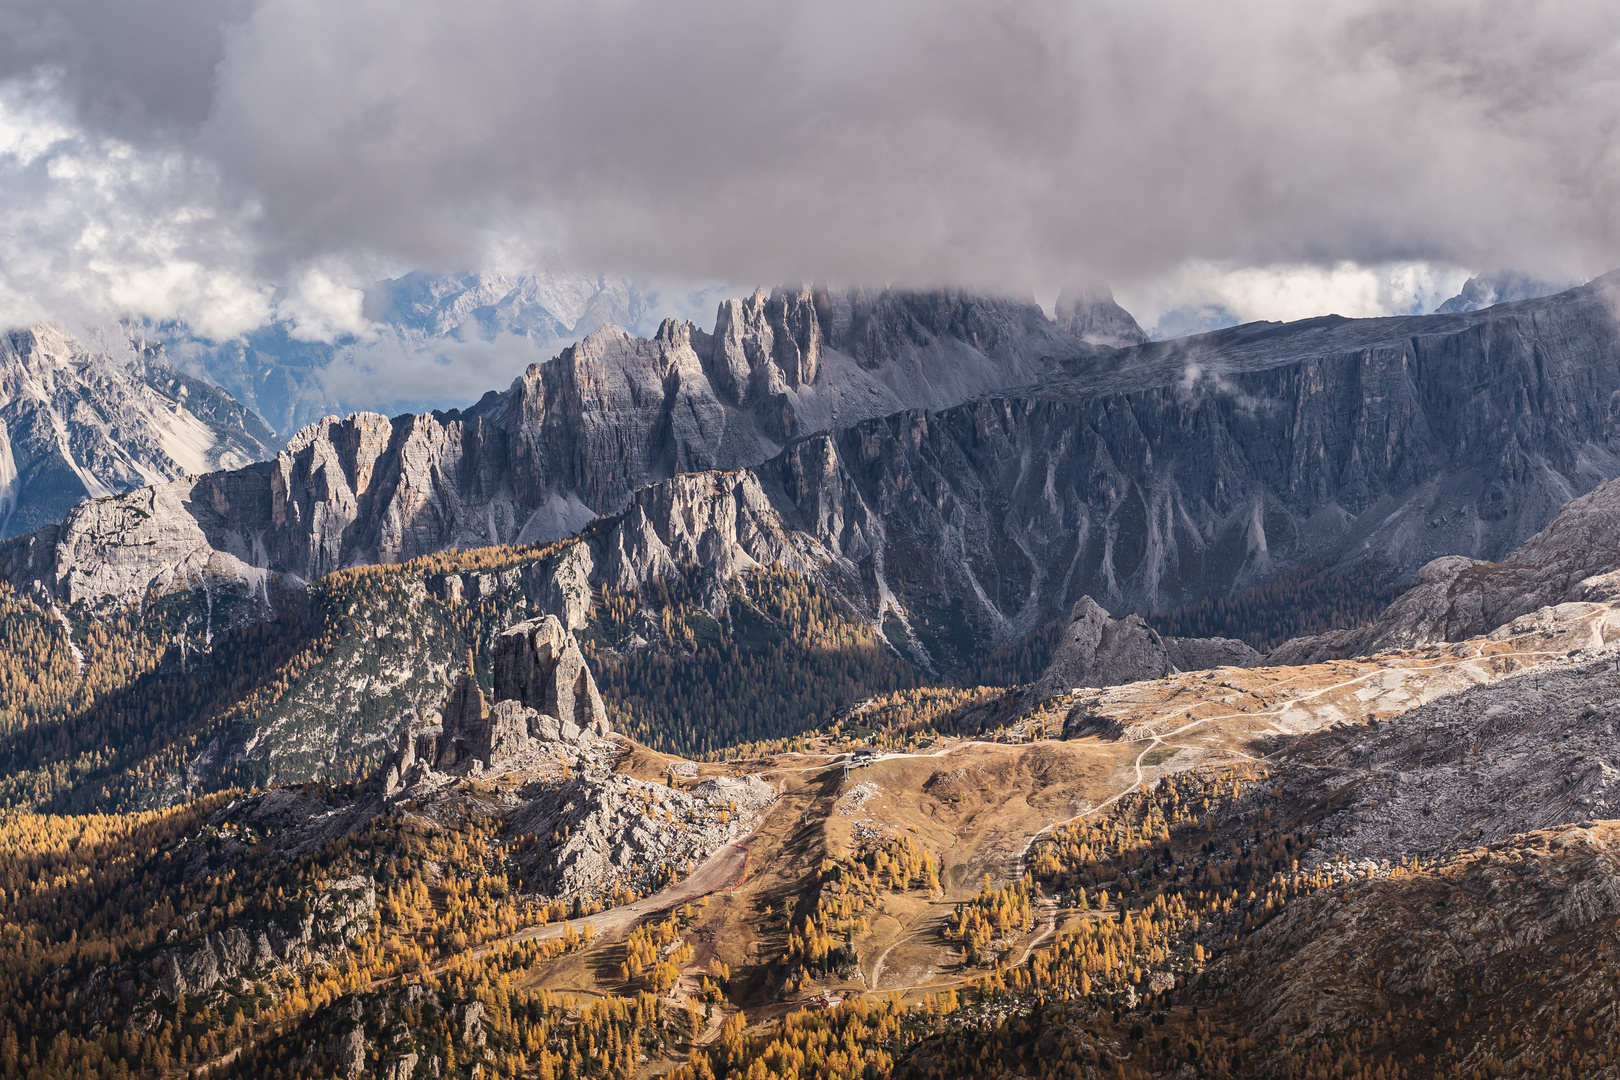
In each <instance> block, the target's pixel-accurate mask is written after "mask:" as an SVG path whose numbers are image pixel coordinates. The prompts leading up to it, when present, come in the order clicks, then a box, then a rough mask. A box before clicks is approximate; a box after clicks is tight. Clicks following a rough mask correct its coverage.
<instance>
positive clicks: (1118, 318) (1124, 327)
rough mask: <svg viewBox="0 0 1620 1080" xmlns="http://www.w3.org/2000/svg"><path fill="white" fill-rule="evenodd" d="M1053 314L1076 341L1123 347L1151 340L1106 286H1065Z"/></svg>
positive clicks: (1116, 347)
mask: <svg viewBox="0 0 1620 1080" xmlns="http://www.w3.org/2000/svg"><path fill="white" fill-rule="evenodd" d="M1052 315H1053V320H1054V321H1055V322H1056V323H1057V325H1058V328H1059V329H1061V330H1062V331H1063V332H1064V333H1066V334H1068V335H1069V336H1070V337H1072V338H1074V339H1075V340H1076V341H1084V342H1089V343H1090V344H1092V345H1107V346H1109V347H1110V348H1115V349H1123V348H1127V347H1129V346H1131V345H1142V344H1145V343H1146V342H1147V341H1148V340H1150V339H1149V338H1148V335H1147V331H1145V330H1143V329H1142V327H1141V326H1140V325H1138V324H1137V321H1136V319H1135V317H1134V316H1132V315H1131V313H1130V312H1128V311H1126V310H1125V309H1124V308H1122V307H1120V306H1119V304H1117V303H1116V302H1115V301H1114V294H1113V291H1112V290H1110V289H1109V288H1108V286H1106V285H1091V286H1087V287H1085V288H1071V289H1064V290H1063V292H1062V293H1060V294H1059V295H1058V298H1057V304H1056V305H1055V306H1054V308H1053V311H1052Z"/></svg>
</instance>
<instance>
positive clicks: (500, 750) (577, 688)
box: [379, 615, 618, 797]
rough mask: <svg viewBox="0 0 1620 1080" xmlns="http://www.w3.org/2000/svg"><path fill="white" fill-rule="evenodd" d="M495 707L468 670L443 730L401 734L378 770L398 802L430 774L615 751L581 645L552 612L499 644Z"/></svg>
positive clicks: (498, 769)
mask: <svg viewBox="0 0 1620 1080" xmlns="http://www.w3.org/2000/svg"><path fill="white" fill-rule="evenodd" d="M493 667H494V669H495V688H494V693H495V698H496V701H495V704H494V705H493V706H488V705H486V704H485V701H484V692H483V690H481V689H480V688H479V686H478V680H477V679H476V678H475V677H474V675H473V673H472V671H471V670H470V668H469V669H467V670H463V671H462V672H461V673H460V674H459V675H457V676H456V678H455V681H454V683H453V684H452V686H451V690H450V696H449V698H448V700H446V702H445V705H444V708H443V709H442V710H440V718H441V724H440V728H439V731H438V732H436V733H435V732H432V731H424V732H421V733H419V734H414V735H413V734H412V733H411V732H410V731H409V730H408V729H407V730H403V731H402V732H401V733H400V742H399V748H398V749H397V750H396V751H395V752H394V753H393V754H392V755H390V756H389V758H388V760H386V761H385V762H384V763H383V767H382V769H381V770H380V772H379V775H380V777H381V778H382V785H383V794H384V795H385V796H387V797H393V796H396V795H398V794H400V793H401V792H402V791H403V790H405V789H406V788H408V787H411V786H413V785H415V784H419V783H422V782H423V781H424V780H429V781H430V782H431V780H432V774H433V773H435V772H438V773H455V774H465V773H467V772H469V771H471V772H477V773H504V772H508V771H510V770H512V769H515V768H519V767H522V766H525V765H531V766H538V765H548V764H550V765H554V764H555V763H556V762H557V760H558V755H559V752H561V751H572V752H573V754H572V756H573V757H575V758H580V757H581V756H582V755H583V756H584V757H588V758H592V759H597V758H600V759H605V760H611V759H612V758H613V757H616V756H617V753H618V752H617V750H616V749H615V748H614V747H613V746H612V744H611V743H608V742H607V741H606V740H607V737H608V735H609V734H610V733H611V732H612V726H611V725H610V724H609V723H608V719H607V710H606V709H605V708H604V706H603V704H602V696H601V694H599V693H598V692H597V689H596V680H595V679H593V678H592V677H591V672H590V669H589V668H588V667H587V666H586V664H585V657H584V656H583V655H581V653H580V651H579V643H578V642H577V641H575V640H574V635H573V634H572V633H570V632H569V631H568V630H567V629H566V628H565V627H564V626H563V625H562V623H561V622H559V621H558V620H557V617H556V616H554V615H546V616H543V617H542V618H538V619H531V620H529V621H527V622H522V623H519V624H518V625H516V626H514V627H512V628H510V629H509V630H507V631H505V632H504V633H503V634H501V636H500V637H499V638H498V639H497V640H496V645H495V654H494V657H493Z"/></svg>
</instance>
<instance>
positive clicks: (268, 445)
mask: <svg viewBox="0 0 1620 1080" xmlns="http://www.w3.org/2000/svg"><path fill="white" fill-rule="evenodd" d="M167 359H168V358H167V357H166V356H165V354H164V352H163V350H162V349H161V348H160V347H159V346H156V345H154V344H151V343H149V342H147V341H145V340H144V339H141V338H139V337H138V336H132V337H130V338H128V339H127V340H118V341H116V342H114V343H113V344H112V345H111V346H110V347H107V348H92V347H89V346H87V345H86V344H85V343H84V342H81V341H79V340H78V339H76V338H74V337H73V336H71V335H69V334H67V333H65V332H63V331H62V330H61V329H59V328H57V327H53V326H40V327H35V328H34V329H32V330H19V331H14V332H12V333H8V334H4V335H0V539H3V538H5V537H8V536H15V535H18V534H20V533H27V532H32V531H33V530H35V529H38V528H40V527H42V526H45V525H49V524H51V523H53V522H56V521H60V520H61V519H62V516H63V515H64V514H66V513H67V511H68V510H69V508H71V507H72V506H74V504H76V503H78V502H80V501H81V500H83V499H86V498H96V497H98V496H105V495H112V494H116V493H120V492H124V491H128V490H130V489H131V488H135V487H140V486H144V485H147V484H154V483H162V482H165V481H169V480H175V479H179V478H181V477H184V476H187V475H188V474H196V473H206V472H211V471H213V470H216V469H234V468H239V467H241V466H243V465H246V464H248V463H249V462H253V461H257V460H259V459H260V458H263V457H265V456H266V455H268V454H272V453H274V452H275V449H276V447H277V445H278V444H277V440H276V437H275V434H274V433H273V432H271V430H270V429H269V428H268V427H266V426H265V424H264V422H263V421H262V420H261V419H260V418H259V417H258V416H257V415H255V414H254V413H253V411H252V410H250V409H248V408H245V407H244V406H243V405H242V404H241V403H239V402H238V401H236V400H235V399H234V398H232V397H231V396H230V395H229V394H227V393H225V392H224V391H222V390H220V389H219V388H218V387H217V386H213V385H210V384H209V383H207V382H204V381H203V380H201V379H197V378H193V377H192V376H189V375H186V374H183V373H182V372H180V371H178V370H176V369H175V368H174V367H173V366H171V365H170V364H169V363H168V362H167Z"/></svg>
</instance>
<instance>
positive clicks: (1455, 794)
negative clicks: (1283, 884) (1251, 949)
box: [1287, 609, 1620, 861]
mask: <svg viewBox="0 0 1620 1080" xmlns="http://www.w3.org/2000/svg"><path fill="white" fill-rule="evenodd" d="M1555 613H1556V609H1553V611H1552V612H1548V613H1545V614H1548V615H1552V614H1555ZM1525 618H1527V619H1529V618H1532V616H1526V617H1525ZM1617 660H1620V652H1617V650H1616V649H1615V648H1614V647H1612V646H1611V647H1609V648H1608V649H1605V650H1603V652H1601V653H1598V654H1597V655H1593V654H1591V653H1588V654H1586V655H1584V656H1582V655H1579V654H1577V655H1574V656H1572V657H1570V658H1568V659H1565V660H1561V661H1555V662H1553V663H1549V664H1543V665H1541V666H1539V667H1536V668H1533V669H1531V670H1530V671H1527V672H1526V673H1524V674H1521V675H1515V676H1513V677H1510V678H1506V679H1501V680H1498V681H1496V682H1493V683H1491V684H1489V685H1486V686H1478V687H1474V688H1472V689H1469V690H1464V691H1462V692H1461V693H1456V694H1450V695H1447V696H1445V697H1442V698H1439V699H1437V700H1435V701H1431V702H1429V703H1428V704H1427V705H1424V706H1422V707H1420V708H1417V709H1414V710H1412V711H1411V712H1408V713H1405V714H1403V715H1402V716H1401V717H1400V718H1399V720H1398V721H1397V722H1395V723H1393V724H1379V725H1377V726H1376V727H1375V728H1363V729H1359V730H1353V731H1351V732H1349V733H1348V737H1346V736H1344V735H1339V736H1337V737H1335V736H1331V735H1324V736H1319V737H1317V738H1315V739H1314V740H1309V741H1307V742H1306V743H1305V744H1304V745H1303V746H1302V747H1301V748H1300V749H1299V750H1298V751H1295V752H1293V753H1291V755H1290V760H1294V759H1298V760H1301V761H1303V762H1305V763H1306V764H1307V765H1309V766H1310V768H1308V769H1302V770H1297V771H1292V772H1288V773H1287V775H1288V776H1290V777H1291V778H1292V779H1291V781H1290V782H1291V783H1292V784H1294V785H1295V786H1296V787H1297V788H1299V789H1300V790H1302V791H1304V790H1309V791H1312V792H1321V791H1324V790H1333V789H1341V790H1344V791H1346V792H1350V793H1352V802H1351V805H1350V806H1349V807H1348V808H1347V809H1345V810H1343V811H1341V812H1339V813H1337V814H1334V815H1333V816H1331V817H1329V818H1327V819H1326V821H1325V822H1323V824H1322V825H1321V826H1320V827H1319V834H1318V841H1317V844H1316V847H1315V848H1314V849H1313V853H1312V858H1313V859H1332V858H1334V857H1337V856H1340V855H1343V856H1345V857H1347V858H1349V859H1351V860H1352V861H1356V860H1362V859H1373V860H1375V861H1376V860H1382V859H1396V858H1399V857H1400V856H1403V855H1407V856H1411V855H1421V856H1425V857H1428V856H1432V855H1436V854H1440V853H1443V852H1445V851H1447V850H1451V849H1454V848H1456V847H1457V846H1458V845H1459V844H1466V845H1470V846H1471V845H1473V844H1478V843H1487V844H1489V843H1496V842H1498V841H1501V840H1505V839H1507V838H1508V837H1511V836H1513V835H1515V834H1517V833H1523V832H1529V831H1531V830H1535V829H1548V828H1554V827H1557V826H1561V825H1568V824H1575V823H1579V822H1581V821H1583V820H1592V819H1607V818H1614V817H1620V753H1617V752H1616V745H1617V744H1616V742H1615V735H1616V732H1617V731H1620V694H1617V693H1616V689H1615V667H1616V663H1617ZM1352 781H1353V784H1351V782H1352ZM1347 784H1351V786H1346V785H1347Z"/></svg>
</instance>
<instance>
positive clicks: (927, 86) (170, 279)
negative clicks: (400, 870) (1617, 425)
mask: <svg viewBox="0 0 1620 1080" xmlns="http://www.w3.org/2000/svg"><path fill="white" fill-rule="evenodd" d="M1617 121H1620V5H1615V4H1606V3H1598V2H1586V3H1552V2H1537V0H1467V2H1453V0H1425V2H1423V3H1421V4H1413V3H1411V2H1410V0H1390V2H1383V0H1326V2H1318V3H1313V4H1301V3H1298V2H1297V0H1288V2H1280V0H1279V2H1270V0H1237V2H1232V3H1224V4H1211V3H1207V2H1199V3H1164V2H1155V0H1128V2H1119V3H1073V2H1070V3H1061V2H1056V0H1007V2H995V0H981V2H961V0H927V2H922V0H858V2H857V0H816V2H814V3H803V2H793V3H787V2H781V0H737V2H732V0H707V2H703V3H691V2H685V0H559V2H546V0H470V2H467V3H459V4H448V3H444V2H442V0H438V2H431V3H429V2H422V0H386V2H384V0H343V2H339V3H334V2H332V0H142V2H141V3H138V4H137V3H131V2H129V0H0V256H3V257H0V320H3V321H8V322H22V321H29V320H33V319H38V318H59V319H92V318H98V317H99V318H105V317H112V316H117V315H120V314H126V313H133V314H142V315H149V316H152V317H156V318H182V319H185V320H187V321H189V322H190V323H191V324H193V325H194V326H196V327H197V328H199V329H200V330H202V331H203V332H205V333H209V334H213V335H219V336H226V335H230V334H233V333H237V332H240V331H242V330H245V329H248V328H251V327H252V326H254V325H257V324H259V323H261V322H263V321H264V320H266V319H269V318H272V317H275V316H277V315H279V316H282V317H286V318H290V319H293V320H295V323H296V325H297V326H299V327H301V328H302V330H301V332H302V333H305V334H306V335H307V336H311V337H319V336H322V335H330V334H331V333H334V332H338V331H341V330H344V329H352V328H354V327H356V326H357V325H359V320H360V310H359V293H358V292H357V291H356V290H357V288H358V287H359V286H362V285H364V284H365V283H366V282H368V281H371V280H375V279H376V278H378V277H380V276H383V275H389V274H395V273H398V272H400V271H402V270H404V269H407V268H416V267H421V268H428V269H458V268H464V267H470V266H480V267H492V268H497V269H514V268H521V267H523V266H527V265H532V264H533V263H535V262H536V261H538V260H540V259H542V258H546V257H548V256H547V253H560V257H561V258H563V259H564V260H565V261H567V262H569V263H570V264H572V265H576V266H579V267H583V268H588V269H590V270H593V271H606V272H617V273H626V274H631V275H645V276H655V277H658V278H659V279H662V280H675V281H727V282H736V283H739V284H742V285H749V286H751V285H753V284H755V283H763V284H769V283H772V282H777V281H788V280H803V279H818V280H830V281H861V282H866V283H881V282H896V283H905V284H932V283H943V282H948V283H955V284H962V285H968V286H973V287H978V288H985V289H991V290H996V291H1002V292H1009V293H1017V294H1028V293H1031V292H1033V293H1034V294H1035V295H1037V296H1038V297H1041V298H1043V299H1046V300H1048V301H1049V300H1050V298H1051V297H1052V296H1054V295H1055V294H1056V291H1057V290H1058V289H1059V288H1060V287H1062V285H1063V284H1064V283H1065V282H1074V281H1086V280H1103V281H1107V282H1110V283H1112V284H1113V285H1114V286H1115V288H1116V291H1117V292H1119V293H1120V294H1121V296H1122V298H1130V299H1133V300H1134V301H1135V302H1136V304H1137V306H1138V307H1139V308H1143V307H1153V308H1155V309H1156V310H1161V311H1162V310H1166V309H1168V308H1170V307H1174V306H1176V305H1178V304H1181V303H1202V302H1212V301H1211V299H1210V298H1211V297H1213V298H1215V300H1216V301H1218V302H1222V303H1229V304H1230V303H1237V304H1241V305H1247V309H1246V310H1245V311H1242V312H1240V314H1243V315H1244V316H1245V317H1268V316H1269V317H1293V316H1297V315H1301V314H1313V313H1317V312H1319V311H1321V310H1339V311H1340V313H1342V314H1375V313H1377V311H1378V310H1393V309H1396V308H1402V307H1405V308H1412V307H1418V306H1421V305H1424V304H1430V306H1432V304H1431V303H1430V302H1431V300H1432V301H1433V302H1438V300H1440V299H1444V298H1445V296H1446V295H1449V293H1450V291H1453V290H1454V287H1455V285H1456V284H1458V283H1460V281H1461V278H1462V277H1463V276H1466V273H1467V272H1468V271H1471V270H1486V269H1493V268H1497V267H1515V268H1520V269H1523V270H1527V271H1530V272H1532V273H1537V274H1541V275H1544V276H1548V277H1559V278H1571V279H1573V278H1585V277H1589V276H1591V275H1594V274H1596V273H1600V272H1602V271H1604V270H1607V269H1611V268H1613V267H1614V266H1616V265H1620V131H1617ZM1222 298H1224V299H1222ZM1139 313H1141V312H1139ZM1149 319H1151V315H1150V314H1149Z"/></svg>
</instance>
